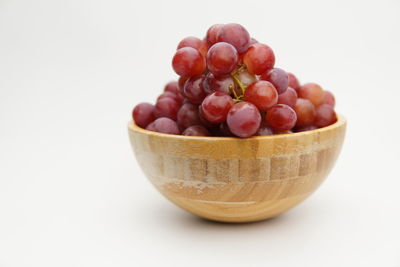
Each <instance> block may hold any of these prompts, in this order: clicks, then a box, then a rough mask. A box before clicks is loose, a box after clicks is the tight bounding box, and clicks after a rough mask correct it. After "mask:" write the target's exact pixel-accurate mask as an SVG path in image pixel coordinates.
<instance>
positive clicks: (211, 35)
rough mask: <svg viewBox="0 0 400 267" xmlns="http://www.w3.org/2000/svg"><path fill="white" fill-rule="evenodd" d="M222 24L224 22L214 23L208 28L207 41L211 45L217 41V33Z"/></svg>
mask: <svg viewBox="0 0 400 267" xmlns="http://www.w3.org/2000/svg"><path fill="white" fill-rule="evenodd" d="M222 26H223V24H214V25H212V26H211V27H210V28H209V29H208V30H207V34H206V41H207V44H208V45H209V46H212V45H213V44H215V43H217V35H218V32H219V30H220V29H221V27H222Z"/></svg>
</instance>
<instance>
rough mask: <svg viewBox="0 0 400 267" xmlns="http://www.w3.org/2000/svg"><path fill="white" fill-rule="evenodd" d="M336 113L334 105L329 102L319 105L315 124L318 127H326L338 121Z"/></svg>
mask: <svg viewBox="0 0 400 267" xmlns="http://www.w3.org/2000/svg"><path fill="white" fill-rule="evenodd" d="M336 120H337V119H336V113H335V111H334V110H333V107H332V106H331V105H328V104H322V105H320V106H318V107H317V109H316V115H315V121H314V124H315V126H317V127H320V128H321V127H325V126H328V125H331V124H333V123H335V122H336Z"/></svg>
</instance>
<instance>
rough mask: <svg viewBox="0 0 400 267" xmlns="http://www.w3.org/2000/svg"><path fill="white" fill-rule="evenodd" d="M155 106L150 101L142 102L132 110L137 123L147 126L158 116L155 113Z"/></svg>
mask: <svg viewBox="0 0 400 267" xmlns="http://www.w3.org/2000/svg"><path fill="white" fill-rule="evenodd" d="M153 111H154V106H153V105H152V104H150V103H140V104H137V105H136V107H135V108H134V109H133V111H132V117H133V120H134V121H135V123H136V125H137V126H139V127H142V128H146V126H147V125H149V124H150V123H151V122H153V121H154V120H155V119H156V117H155V116H154V114H153Z"/></svg>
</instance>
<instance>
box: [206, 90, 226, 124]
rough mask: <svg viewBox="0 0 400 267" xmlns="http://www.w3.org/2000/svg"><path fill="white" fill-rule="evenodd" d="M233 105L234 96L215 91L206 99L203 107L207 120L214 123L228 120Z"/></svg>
mask: <svg viewBox="0 0 400 267" xmlns="http://www.w3.org/2000/svg"><path fill="white" fill-rule="evenodd" d="M232 106H233V99H232V97H230V96H229V95H227V94H226V93H222V92H214V93H212V94H209V95H208V96H207V97H206V98H205V99H204V101H203V103H202V104H201V109H202V111H203V115H204V118H205V119H206V120H208V121H209V122H212V123H221V122H223V121H225V120H226V116H227V115H228V112H229V110H230V109H231V108H232Z"/></svg>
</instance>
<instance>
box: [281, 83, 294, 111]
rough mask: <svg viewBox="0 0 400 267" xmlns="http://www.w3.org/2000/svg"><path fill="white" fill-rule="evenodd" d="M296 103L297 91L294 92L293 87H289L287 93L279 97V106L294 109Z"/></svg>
mask: <svg viewBox="0 0 400 267" xmlns="http://www.w3.org/2000/svg"><path fill="white" fill-rule="evenodd" d="M296 101H297V93H296V90H294V89H293V88H291V87H288V89H287V90H286V92H284V93H282V94H280V95H278V104H285V105H288V106H289V107H291V108H293V107H294V105H296Z"/></svg>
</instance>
